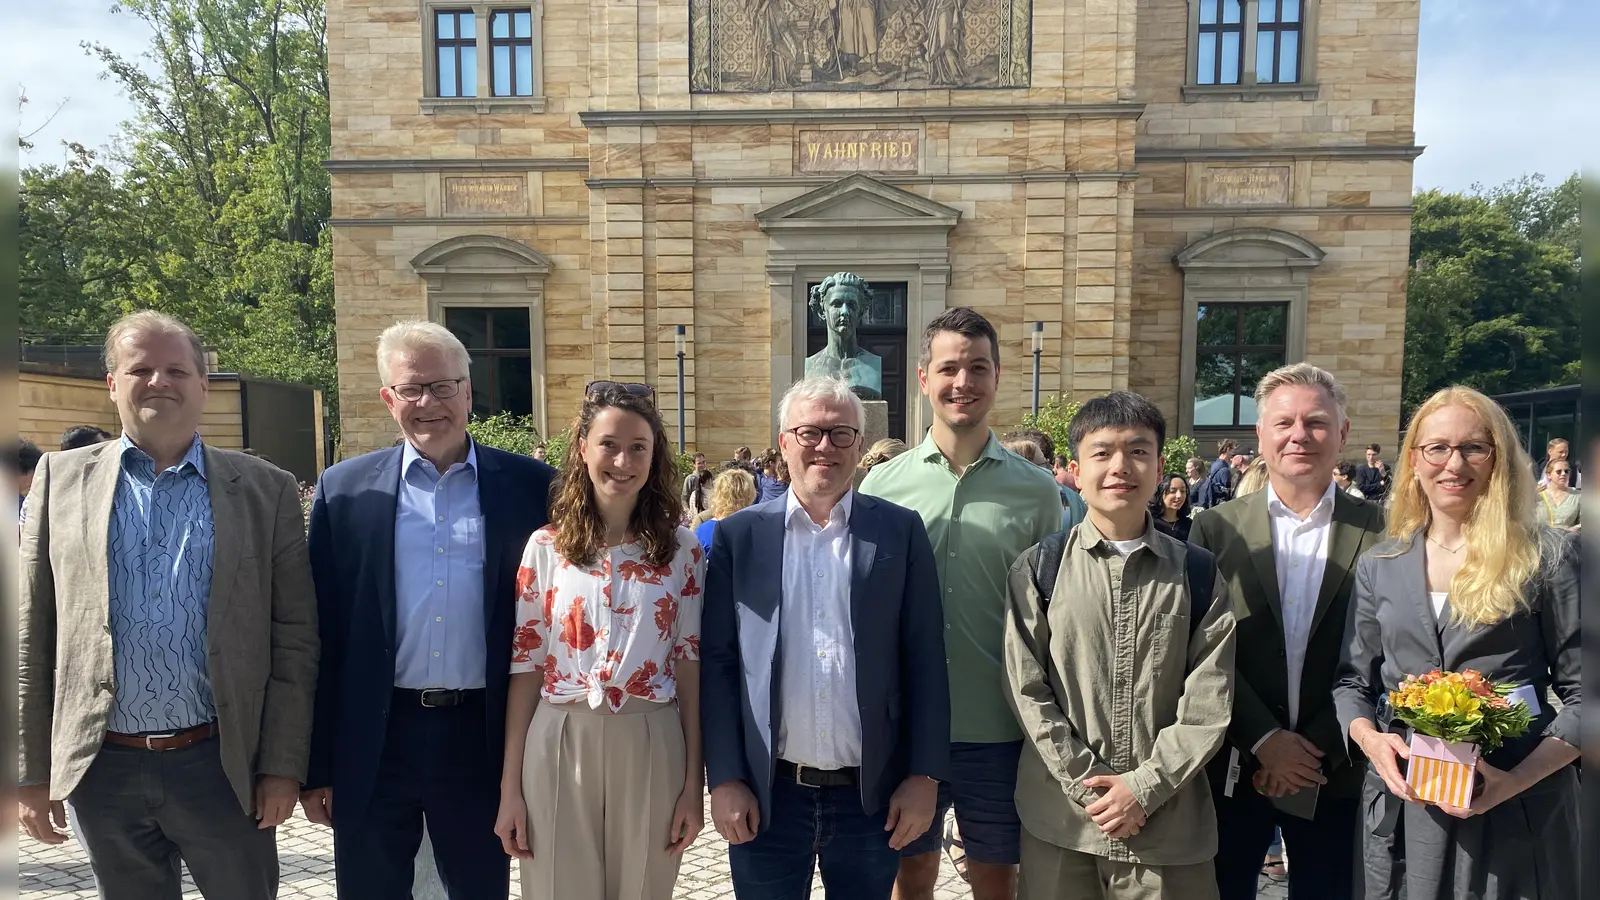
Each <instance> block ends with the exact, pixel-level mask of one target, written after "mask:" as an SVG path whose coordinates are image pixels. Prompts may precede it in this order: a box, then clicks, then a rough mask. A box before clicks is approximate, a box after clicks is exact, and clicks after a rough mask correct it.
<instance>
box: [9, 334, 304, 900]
mask: <svg viewBox="0 0 1600 900" xmlns="http://www.w3.org/2000/svg"><path fill="white" fill-rule="evenodd" d="M106 368H107V369H108V370H109V373H110V374H109V375H107V377H106V383H107V385H108V386H109V388H110V391H111V399H112V400H113V401H114V402H115V404H116V406H117V412H118V414H119V416H120V417H121V419H122V429H123V435H122V439H121V440H118V441H108V442H106V443H103V444H98V445H95V446H91V447H84V448H81V449H77V450H68V451H64V452H61V453H51V454H47V455H46V456H45V458H44V459H43V461H41V463H40V464H39V468H38V470H37V472H36V474H35V476H34V482H33V489H32V491H31V492H30V494H29V497H28V516H27V523H26V525H25V526H24V528H23V533H22V555H21V568H22V592H21V610H20V628H19V632H18V645H19V646H18V650H19V652H18V662H19V667H18V677H17V682H18V684H17V687H18V689H19V693H20V695H21V735H20V742H19V743H20V748H21V749H20V753H19V755H18V756H19V758H18V776H19V778H18V781H19V784H20V787H19V790H18V798H19V804H18V805H19V810H18V813H19V817H20V819H21V824H22V826H23V829H24V830H25V832H26V833H28V834H29V835H31V836H32V837H34V838H36V839H37V840H40V841H43V842H45V843H50V844H59V843H61V842H63V841H65V840H67V836H66V835H65V834H63V833H62V832H61V831H59V830H57V829H62V828H65V826H66V821H65V818H66V817H65V815H64V812H65V810H64V808H63V805H62V801H68V802H70V803H71V804H72V807H73V811H74V813H75V817H74V823H73V824H74V826H75V827H76V829H77V832H78V837H79V839H80V840H82V841H83V844H84V847H85V849H86V850H87V851H88V855H89V862H90V864H91V866H92V867H93V869H94V873H95V880H96V881H97V882H98V885H99V891H100V896H101V897H102V898H106V900H168V898H175V897H177V896H178V894H179V893H180V891H181V881H180V877H179V876H180V867H179V861H180V860H181V861H182V862H183V863H184V864H185V865H186V866H187V867H188V870H189V873H190V874H191V875H192V876H193V877H194V880H195V884H196V886H197V887H199V889H200V891H201V893H202V894H203V895H204V896H205V897H207V898H216V900H267V898H271V897H274V896H275V895H276V894H277V887H278V856H277V846H276V843H275V838H274V829H275V828H276V826H278V825H279V824H281V823H282V822H283V821H284V820H285V819H286V818H288V816H289V814H290V813H291V812H293V811H294V804H295V800H296V799H297V798H298V796H299V789H300V783H301V780H302V779H303V778H304V777H305V771H306V761H307V756H308V754H309V752H310V739H311V713H312V694H313V692H314V691H315V689H316V681H317V651H318V644H317V621H316V596H315V594H314V592H313V590H312V586H311V569H310V566H309V563H308V562H307V558H306V541H305V524H304V520H303V519H302V518H301V513H300V499H299V491H298V487H297V485H296V484H295V480H294V476H293V475H290V474H289V473H288V472H285V471H283V470H281V469H278V468H276V467H275V466H273V465H272V464H270V463H267V462H264V461H262V460H259V459H256V458H254V457H251V456H247V455H245V454H243V453H238V452H235V451H231V450H219V449H217V448H215V447H210V446H207V445H206V444H204V443H203V442H201V440H200V437H199V435H198V434H197V433H196V428H197V427H198V426H199V424H200V416H201V411H202V410H203V408H204V406H205V399H206V390H207V387H206V366H205V355H204V352H203V350H202V348H201V345H200V341H199V338H197V337H196V336H195V334H194V332H193V331H191V330H189V328H188V327H187V326H185V325H183V324H182V323H180V322H178V321H177V320H175V319H172V318H170V317H168V316H164V315H161V314H159V313H154V312H149V311H145V312H139V313H134V314H132V315H130V316H128V317H126V318H124V319H122V320H121V321H119V322H118V323H117V324H116V325H114V326H112V328H111V331H110V333H109V334H108V336H107V338H106Z"/></svg>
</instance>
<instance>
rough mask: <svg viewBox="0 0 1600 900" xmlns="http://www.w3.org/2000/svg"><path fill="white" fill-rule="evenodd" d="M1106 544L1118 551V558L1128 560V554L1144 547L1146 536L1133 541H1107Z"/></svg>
mask: <svg viewBox="0 0 1600 900" xmlns="http://www.w3.org/2000/svg"><path fill="white" fill-rule="evenodd" d="M1106 543H1108V544H1110V545H1111V549H1113V550H1115V551H1117V555H1118V556H1120V557H1122V558H1123V559H1127V558H1128V554H1130V553H1132V552H1133V551H1135V550H1137V549H1139V548H1140V547H1143V546H1144V535H1140V536H1138V537H1136V538H1134V539H1133V540H1131V541H1106Z"/></svg>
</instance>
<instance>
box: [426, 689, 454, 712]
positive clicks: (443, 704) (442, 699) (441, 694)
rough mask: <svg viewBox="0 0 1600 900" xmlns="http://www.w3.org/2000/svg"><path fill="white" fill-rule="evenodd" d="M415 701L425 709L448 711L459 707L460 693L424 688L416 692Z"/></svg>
mask: <svg viewBox="0 0 1600 900" xmlns="http://www.w3.org/2000/svg"><path fill="white" fill-rule="evenodd" d="M417 700H418V702H420V703H421V704H422V705H423V707H424V708H425V709H449V708H451V707H453V706H460V705H461V692H460V691H451V690H446V689H444V688H425V689H423V690H422V691H420V692H418V696H417Z"/></svg>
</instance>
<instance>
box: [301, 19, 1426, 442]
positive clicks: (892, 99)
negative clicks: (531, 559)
mask: <svg viewBox="0 0 1600 900" xmlns="http://www.w3.org/2000/svg"><path fill="white" fill-rule="evenodd" d="M1418 6H1419V2H1418V0H625V2H616V0H587V2H580V0H532V3H531V5H529V3H528V0H516V2H507V3H496V2H482V0H334V2H331V3H330V4H329V6H328V49H329V78H330V86H331V89H332V128H333V153H332V159H331V160H330V161H329V162H328V163H327V165H328V167H329V169H330V170H331V172H332V177H333V191H334V194H333V203H334V221H333V223H332V227H333V241H334V265H335V285H336V287H335V292H336V298H337V308H338V328H339V371H340V387H341V409H342V416H343V423H342V425H343V435H344V446H343V448H342V452H343V453H344V454H345V455H347V456H348V455H352V454H354V453H359V452H364V451H366V450H371V449H375V448H377V447H381V446H385V445H387V444H389V443H390V442H391V441H392V440H393V438H394V435H395V430H394V426H393V423H392V422H391V421H390V420H389V418H388V415H387V413H386V412H385V410H384V408H383V406H382V403H381V401H380V400H379V398H378V396H377V391H378V388H379V383H378V375H377V369H376V365H375V361H374V345H375V342H376V338H377V334H378V332H379V331H380V330H381V329H382V328H383V327H384V326H386V325H387V324H389V323H390V322H393V321H395V320H397V319H399V318H406V317H428V318H432V319H435V320H438V321H442V322H444V323H446V324H447V325H448V326H449V327H450V328H452V330H454V331H456V332H457V333H458V334H460V335H461V336H462V337H463V338H464V339H465V341H466V343H467V344H468V346H469V348H470V349H471V350H472V353H473V358H474V363H473V380H474V395H475V396H474V408H475V410H476V411H478V412H479V413H489V412H496V411H502V410H505V411H512V412H517V413H526V414H529V415H532V416H533V418H534V420H535V422H536V423H538V425H539V427H540V430H541V432H542V433H544V434H549V433H551V431H552V430H556V429H559V428H562V427H564V426H565V425H566V424H567V422H568V421H569V420H570V418H571V416H572V414H573V412H574V411H575V410H576V408H577V404H578V401H579V399H580V396H581V394H582V390H583V387H584V385H585V383H587V382H588V381H591V380H595V379H613V380H630V381H645V382H648V383H650V384H653V385H655V386H656V388H657V391H658V395H659V398H660V406H661V408H662V410H663V412H664V413H665V414H666V416H667V419H668V422H669V431H670V432H672V433H674V434H675V433H676V422H677V405H678V403H677V372H678V357H677V346H676V340H675V338H676V333H677V331H678V326H683V333H684V334H683V344H684V369H685V376H686V377H685V379H684V401H683V402H684V407H685V409H686V412H685V419H684V424H685V426H686V427H685V434H686V437H687V441H688V444H689V446H690V447H691V448H694V447H698V448H699V449H702V450H705V451H707V452H708V453H711V454H712V455H713V458H719V457H722V456H725V455H726V454H727V453H728V452H729V451H730V450H731V449H732V448H733V447H734V446H737V445H739V444H749V445H752V446H765V445H768V444H773V443H775V439H776V435H775V431H776V427H777V426H776V421H775V417H774V406H775V404H776V400H777V398H778V397H779V395H781V393H782V392H783V390H784V389H785V388H786V387H787V386H788V385H789V384H790V383H791V382H792V381H793V380H794V379H795V378H797V377H798V376H799V375H800V374H801V373H802V370H803V362H804V359H805V357H806V356H807V355H809V354H810V353H811V352H814V351H815V350H816V349H817V348H818V347H820V346H821V342H822V339H823V338H822V334H821V330H820V324H819V323H817V322H815V321H812V320H808V313H807V308H806V294H807V289H808V286H809V285H812V284H815V283H816V282H818V281H820V280H821V279H822V278H823V277H825V276H827V275H828V274H830V273H832V272H835V271H839V270H849V271H854V272H857V273H859V274H861V275H862V276H864V277H865V278H866V279H868V281H870V282H871V283H872V284H873V286H874V289H875V294H874V302H873V304H872V308H871V312H870V314H869V318H868V321H867V322H866V324H865V325H864V327H863V330H862V342H863V344H865V345H866V346H867V347H868V348H869V349H871V350H873V351H874V352H876V353H877V354H878V355H880V356H882V357H883V358H884V382H885V384H884V387H885V393H886V395H888V398H889V399H890V406H891V426H892V428H893V429H894V430H895V431H897V432H899V436H902V437H908V438H910V439H913V440H915V439H916V438H917V437H918V436H920V434H921V433H922V430H923V429H924V428H925V427H926V426H927V424H928V421H929V418H928V412H927V410H926V407H925V404H924V402H923V401H922V399H921V397H920V395H919V393H918V391H917V387H916V355H917V352H918V349H919V348H918V346H917V345H918V341H919V336H920V331H921V329H922V327H923V325H924V324H925V323H926V322H927V321H928V320H929V319H931V318H932V317H933V316H935V315H937V314H938V312H939V311H940V310H942V309H945V308H947V307H949V306H955V305H968V306H972V307H975V308H976V309H978V310H979V311H981V312H983V313H984V314H986V315H987V316H989V317H990V319H991V320H992V321H994V322H995V323H996V325H997V327H998V328H999V330H1000V337H1001V345H1002V346H1001V348H1000V351H1001V376H1002V377H1001V397H1000V400H999V403H998V418H999V420H1000V421H1001V422H1002V423H1010V422H1015V421H1016V420H1017V419H1018V418H1019V416H1020V415H1021V413H1022V412H1023V411H1024V410H1025V409H1027V407H1028V405H1029V403H1030V400H1031V390H1032V356H1031V349H1030V332H1031V330H1032V329H1033V328H1034V323H1036V322H1039V323H1043V326H1042V327H1043V334H1044V352H1043V355H1042V366H1041V368H1042V374H1041V389H1042V391H1043V393H1044V394H1045V395H1047V396H1048V395H1051V394H1055V393H1057V392H1061V393H1064V394H1066V395H1067V396H1069V397H1073V398H1079V399H1081V398H1085V397H1088V396H1091V395H1094V394H1097V393H1100V392H1104V391H1107V390H1111V389H1117V388H1127V389H1132V390H1136V391H1139V392H1140V393H1143V394H1145V395H1147V396H1149V397H1151V398H1152V399H1154V400H1155V401H1156V402H1157V403H1159V404H1160V405H1161V407H1162V408H1163V409H1164V410H1165V412H1166V413H1167V415H1168V417H1169V421H1170V426H1169V427H1170V428H1171V429H1172V430H1173V431H1174V432H1178V433H1187V434H1193V435H1195V436H1196V437H1197V438H1200V439H1201V444H1202V447H1203V448H1205V449H1207V450H1209V448H1210V439H1211V438H1220V437H1224V436H1230V435H1233V436H1240V435H1245V434H1248V433H1249V431H1250V428H1251V427H1252V425H1253V423H1254V410H1253V404H1252V402H1251V401H1250V399H1249V397H1248V394H1249V393H1250V387H1251V385H1252V383H1253V381H1254V379H1255V378H1256V377H1258V376H1259V374H1260V373H1261V372H1264V371H1265V370H1267V369H1270V368H1272V367H1273V366H1275V365H1278V364H1281V363H1282V362H1285V361H1294V360H1300V359H1304V360H1308V361H1311V362H1314V363H1317V364H1319V365H1322V366H1324V367H1326V368H1328V369H1330V370H1332V371H1333V372H1335V373H1336V374H1337V375H1339V376H1340V378H1341V379H1342V380H1343V381H1344V382H1345V384H1346V386H1347V387H1348V389H1349V392H1350V414H1351V418H1352V430H1351V435H1350V438H1351V442H1352V446H1355V445H1357V444H1362V443H1366V442H1369V441H1379V442H1382V443H1385V444H1389V443H1392V442H1393V440H1394V438H1395V435H1396V432H1397V431H1398V429H1399V427H1400V422H1399V419H1398V417H1399V411H1400V373H1401V353H1402V348H1403V331H1404V322H1405V311H1404V303H1405V273H1406V262H1407V251H1408V239H1409V220H1410V202H1411V171H1412V161H1413V160H1414V159H1415V157H1416V156H1417V154H1418V153H1420V148H1419V147H1417V146H1415V140H1414V133H1413V115H1412V114H1413V105H1414V93H1415V70H1416V46H1417V24H1418V14H1419V8H1418ZM1252 442H1253V441H1252ZM1352 455H1354V453H1353V452H1352Z"/></svg>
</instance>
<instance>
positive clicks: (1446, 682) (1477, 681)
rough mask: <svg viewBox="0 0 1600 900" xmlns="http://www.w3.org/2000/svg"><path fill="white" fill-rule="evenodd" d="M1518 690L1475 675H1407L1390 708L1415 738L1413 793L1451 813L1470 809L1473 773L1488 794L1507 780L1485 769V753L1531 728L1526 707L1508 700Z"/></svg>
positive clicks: (1409, 775)
mask: <svg viewBox="0 0 1600 900" xmlns="http://www.w3.org/2000/svg"><path fill="white" fill-rule="evenodd" d="M1516 690H1517V685H1514V684H1494V683H1491V682H1489V681H1488V680H1486V679H1485V678H1484V677H1483V676H1482V675H1481V674H1480V673H1478V672H1476V671H1474V670H1472V669H1467V670H1465V671H1462V672H1441V671H1439V670H1438V669H1435V670H1434V671H1432V672H1428V673H1427V674H1425V675H1407V676H1406V678H1405V680H1404V681H1402V682H1401V683H1400V685H1399V687H1398V688H1397V689H1396V690H1394V691H1391V692H1390V693H1389V703H1390V705H1391V706H1392V707H1393V709H1394V715H1395V718H1397V719H1399V720H1400V721H1402V722H1404V723H1406V724H1407V725H1409V726H1411V729H1412V732H1413V733H1412V735H1411V745H1410V751H1411V752H1410V759H1409V761H1408V762H1407V764H1406V784H1407V785H1409V786H1410V788H1411V791H1412V793H1413V794H1415V795H1416V796H1417V797H1418V798H1420V799H1422V800H1424V801H1427V802H1429V803H1433V804H1436V805H1438V806H1440V807H1441V808H1445V809H1447V810H1448V809H1449V808H1454V809H1460V810H1469V809H1471V807H1472V800H1473V798H1474V796H1475V794H1474V790H1473V788H1474V785H1475V783H1476V781H1477V779H1476V778H1475V773H1481V774H1482V775H1483V776H1484V782H1483V785H1482V787H1483V788H1484V789H1488V788H1489V787H1490V786H1491V783H1492V782H1493V781H1494V780H1495V777H1496V776H1497V775H1502V774H1503V773H1499V772H1498V770H1494V769H1493V768H1492V767H1491V766H1489V765H1488V764H1487V763H1484V762H1483V760H1482V753H1483V752H1484V751H1485V750H1495V749H1498V748H1499V747H1500V745H1501V744H1502V743H1504V742H1505V740H1506V739H1507V738H1514V737H1519V736H1520V735H1522V734H1523V733H1524V732H1526V731H1527V730H1528V727H1529V726H1530V725H1531V724H1532V722H1533V718H1532V716H1531V715H1530V714H1529V709H1528V704H1527V703H1526V702H1524V701H1522V700H1520V699H1518V700H1512V699H1510V695H1511V694H1512V693H1514V692H1515V691H1516Z"/></svg>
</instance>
